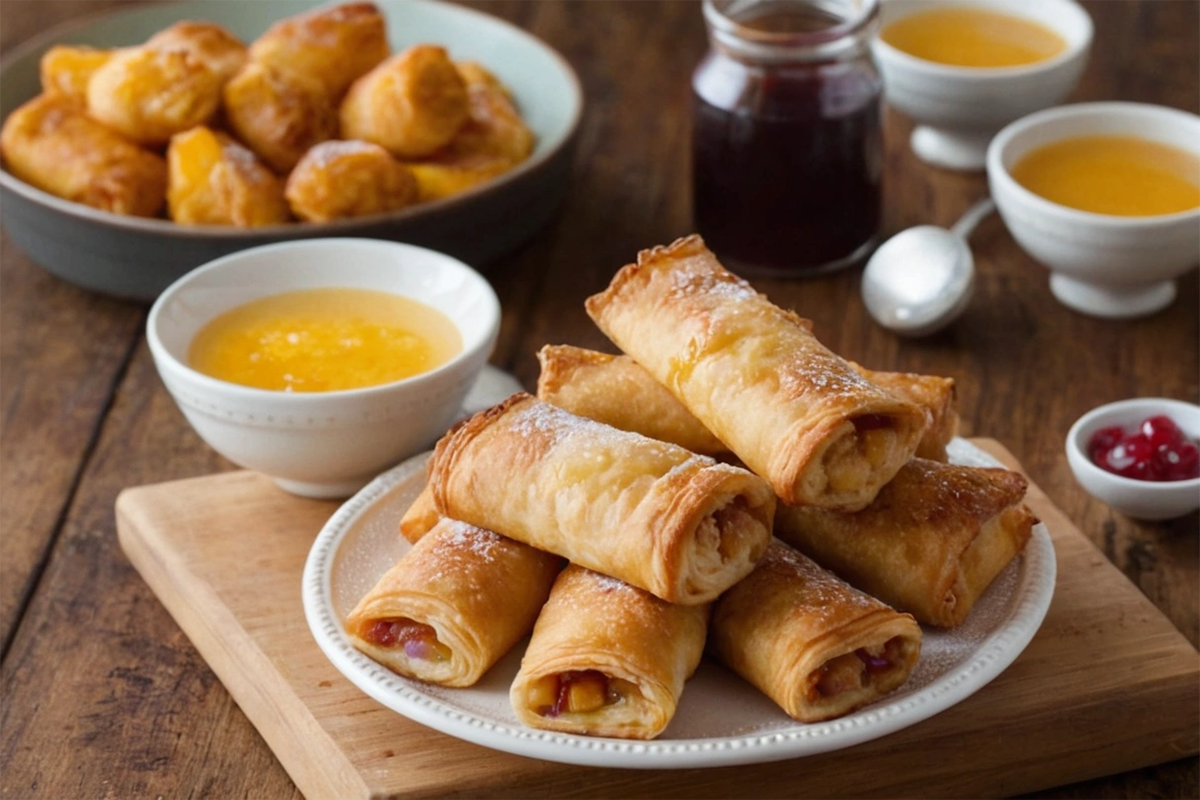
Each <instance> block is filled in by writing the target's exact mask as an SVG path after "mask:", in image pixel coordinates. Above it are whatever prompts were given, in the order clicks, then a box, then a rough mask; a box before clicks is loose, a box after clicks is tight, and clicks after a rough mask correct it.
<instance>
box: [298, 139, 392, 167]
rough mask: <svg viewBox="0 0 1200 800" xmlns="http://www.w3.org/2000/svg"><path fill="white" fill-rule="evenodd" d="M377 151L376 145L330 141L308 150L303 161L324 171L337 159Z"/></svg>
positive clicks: (337, 140) (342, 140) (353, 140)
mask: <svg viewBox="0 0 1200 800" xmlns="http://www.w3.org/2000/svg"><path fill="white" fill-rule="evenodd" d="M379 149H380V148H379V147H378V146H377V145H373V144H371V143H370V142H362V141H359V140H357V139H331V140H329V141H327V142H321V143H320V144H318V145H314V146H313V147H312V148H310V149H309V151H308V152H307V153H305V155H304V160H305V161H306V162H307V163H308V164H310V165H311V166H314V167H317V168H318V169H325V168H326V167H328V166H329V165H330V164H331V163H332V162H334V161H336V160H337V159H339V158H343V157H345V156H352V155H357V154H359V153H372V152H375V151H377V150H379Z"/></svg>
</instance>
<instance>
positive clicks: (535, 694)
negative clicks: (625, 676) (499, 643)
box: [529, 669, 641, 718]
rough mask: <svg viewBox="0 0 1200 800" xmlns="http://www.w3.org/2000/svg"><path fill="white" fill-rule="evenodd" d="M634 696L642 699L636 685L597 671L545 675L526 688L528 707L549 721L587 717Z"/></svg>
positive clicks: (569, 671)
mask: <svg viewBox="0 0 1200 800" xmlns="http://www.w3.org/2000/svg"><path fill="white" fill-rule="evenodd" d="M635 697H641V691H640V690H639V689H638V687H637V686H635V685H634V684H632V683H630V682H629V681H625V680H621V679H620V678H613V677H610V676H608V675H605V674H604V673H603V672H601V671H600V670H596V669H585V670H568V671H566V672H559V673H556V674H554V675H547V676H546V677H544V678H541V679H540V680H538V681H536V682H534V683H533V685H532V686H530V688H529V704H530V705H531V706H532V707H533V708H534V709H535V710H536V711H537V713H538V714H540V715H542V716H543V717H550V718H555V717H561V716H563V715H565V714H590V713H592V712H595V711H600V710H601V709H604V708H607V707H608V706H615V705H618V704H620V703H623V702H625V701H626V700H628V699H632V698H635Z"/></svg>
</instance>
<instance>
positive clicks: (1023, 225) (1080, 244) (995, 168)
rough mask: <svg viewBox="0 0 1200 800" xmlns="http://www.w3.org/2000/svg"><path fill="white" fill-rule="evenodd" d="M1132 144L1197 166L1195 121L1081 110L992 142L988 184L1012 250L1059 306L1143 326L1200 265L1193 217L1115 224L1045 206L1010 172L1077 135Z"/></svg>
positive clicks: (1024, 123) (1030, 121)
mask: <svg viewBox="0 0 1200 800" xmlns="http://www.w3.org/2000/svg"><path fill="white" fill-rule="evenodd" d="M1093 135H1118V136H1138V137H1141V138H1143V139H1149V140H1151V141H1155V142H1161V143H1163V144H1169V145H1172V146H1174V147H1178V148H1180V149H1182V150H1186V151H1188V152H1190V153H1195V154H1196V155H1197V156H1198V157H1200V117H1197V116H1196V115H1195V114H1189V113H1187V112H1185V111H1178V110H1176V109H1173V108H1165V107H1163V106H1154V105H1147V104H1144V103H1079V104H1076V105H1069V106H1062V107H1060V108H1052V109H1047V110H1045V111H1039V112H1038V113H1036V114H1031V115H1030V116H1028V117H1025V118H1024V119H1021V120H1017V121H1016V122H1014V123H1013V124H1011V125H1009V126H1008V127H1006V128H1005V129H1004V130H1002V131H1001V132H1000V133H999V134H997V135H996V138H995V139H993V140H992V144H991V147H990V148H989V149H988V183H989V185H990V187H991V192H992V197H993V198H994V199H995V201H996V207H997V208H998V209H999V210H1000V216H1001V217H1003V218H1004V223H1005V224H1006V225H1007V226H1008V229H1009V231H1010V232H1011V233H1012V235H1013V238H1014V239H1016V240H1017V244H1019V245H1021V247H1022V248H1023V249H1024V250H1025V252H1027V253H1028V254H1029V255H1030V256H1032V257H1033V258H1034V259H1036V260H1037V261H1040V262H1041V263H1042V264H1044V265H1045V266H1047V267H1049V269H1050V272H1051V275H1050V289H1051V291H1053V292H1054V296H1055V297H1057V298H1058V299H1059V301H1061V302H1062V303H1064V304H1065V305H1067V306H1069V307H1070V308H1073V309H1075V310H1076V311H1081V312H1083V313H1085V314H1091V315H1093V316H1097V317H1108V318H1113V319H1125V318H1131V317H1141V316H1146V315H1147V314H1152V313H1154V312H1156V311H1159V310H1160V309H1163V308H1166V307H1167V306H1169V305H1170V304H1171V302H1172V301H1173V300H1174V299H1175V282H1174V280H1172V279H1173V278H1175V277H1176V276H1178V275H1181V274H1183V273H1184V272H1186V271H1187V270H1188V269H1190V268H1191V267H1192V266H1193V265H1195V264H1196V261H1197V259H1200V208H1196V209H1192V210H1190V211H1182V212H1180V213H1178V214H1160V215H1156V216H1150V217H1121V216H1114V215H1110V214H1093V213H1091V212H1088V211H1080V210H1078V209H1075V208H1068V207H1066V206H1062V205H1059V204H1058V203H1054V202H1051V201H1050V200H1047V199H1045V198H1044V197H1041V196H1039V195H1037V194H1034V193H1033V192H1031V191H1029V190H1028V189H1026V188H1025V187H1023V186H1021V185H1020V184H1019V183H1017V182H1016V181H1015V180H1013V177H1012V175H1011V174H1010V172H1009V170H1011V169H1012V167H1013V165H1014V164H1016V163H1017V162H1018V161H1019V160H1020V159H1021V157H1022V156H1024V155H1025V154H1026V153H1028V152H1029V151H1030V150H1033V149H1035V148H1038V147H1041V146H1043V145H1047V144H1050V143H1051V142H1055V141H1058V140H1060V139H1066V138H1070V137H1074V136H1093Z"/></svg>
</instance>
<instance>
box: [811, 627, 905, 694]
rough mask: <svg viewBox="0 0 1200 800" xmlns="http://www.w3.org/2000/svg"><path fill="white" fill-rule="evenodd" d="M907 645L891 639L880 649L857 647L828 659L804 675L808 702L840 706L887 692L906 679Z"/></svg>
mask: <svg viewBox="0 0 1200 800" xmlns="http://www.w3.org/2000/svg"><path fill="white" fill-rule="evenodd" d="M907 642H908V640H907V639H905V638H904V637H901V636H893V637H892V638H891V639H888V640H887V641H886V642H884V643H883V644H882V645H868V646H867V647H859V648H857V649H856V650H853V651H851V652H848V653H842V654H841V655H838V656H834V657H833V658H831V659H829V660H828V661H826V662H825V663H824V664H822V665H821V666H819V667H817V668H816V669H815V670H813V671H812V672H810V673H809V675H808V696H807V700H808V702H810V703H812V704H814V705H818V706H819V705H820V703H821V700H822V699H825V698H833V697H838V698H839V699H840V701H842V702H844V701H845V700H847V699H851V698H853V697H854V696H855V695H858V694H861V695H863V696H864V697H871V698H873V697H875V696H877V695H878V694H882V693H884V692H887V691H890V690H891V689H892V688H894V687H895V686H897V685H899V684H900V683H902V682H903V681H904V680H905V679H906V678H907V677H908V672H909V668H908V662H909V659H908V657H907V654H906V650H905V648H906V647H907Z"/></svg>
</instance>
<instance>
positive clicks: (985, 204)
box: [950, 197, 996, 241]
mask: <svg viewBox="0 0 1200 800" xmlns="http://www.w3.org/2000/svg"><path fill="white" fill-rule="evenodd" d="M995 210H996V204H995V203H994V202H993V201H992V198H990V197H985V198H983V199H982V200H980V201H979V202H977V203H976V204H975V205H973V206H971V207H970V208H968V209H967V213H965V214H963V215H962V216H961V217H960V218H959V220H958V222H956V223H954V227H953V228H951V229H950V231H951V232H952V233H953V234H954V235H956V236H958V237H960V238H961V239H962V240H963V241H966V240H967V239H970V238H971V233H972V232H973V231H974V230H975V228H976V226H977V225H979V223H981V222H983V221H984V220H985V219H986V218H987V216H988V215H989V214H991V213H992V212H993V211H995Z"/></svg>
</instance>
